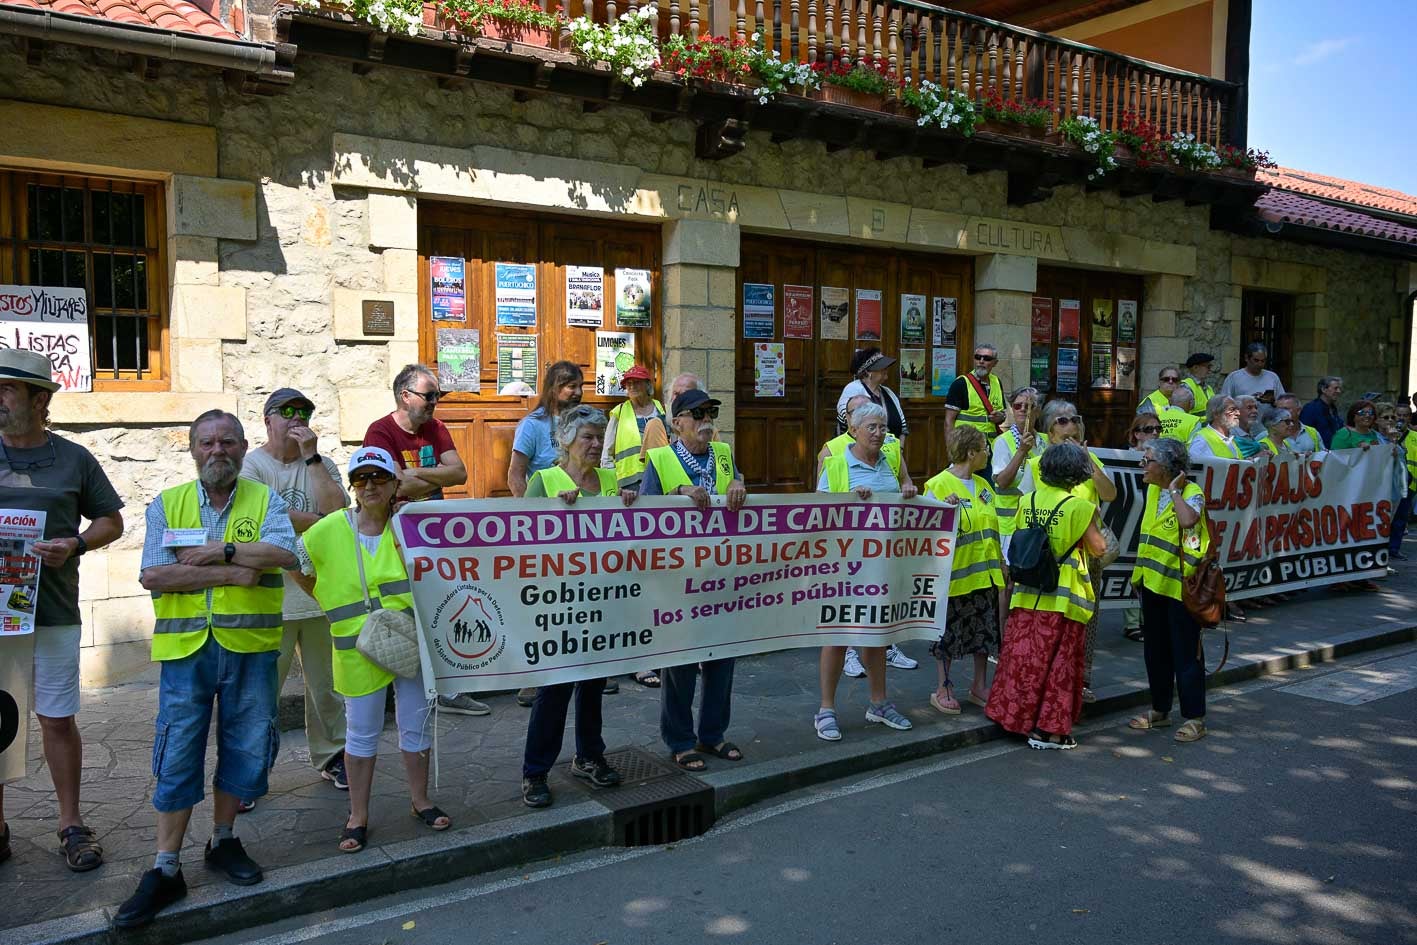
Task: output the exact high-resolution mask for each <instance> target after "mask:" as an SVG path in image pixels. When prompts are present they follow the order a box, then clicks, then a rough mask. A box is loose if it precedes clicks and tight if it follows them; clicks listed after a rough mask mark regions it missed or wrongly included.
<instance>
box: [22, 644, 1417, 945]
mask: <svg viewBox="0 0 1417 945" xmlns="http://www.w3.org/2000/svg"><path fill="white" fill-rule="evenodd" d="M1414 642H1417V624H1412V625H1407V626H1395V627H1390V628H1387V629H1384V630H1380V631H1377V632H1372V631H1361V630H1358V631H1350V632H1347V633H1341V634H1337V635H1335V636H1332V637H1329V638H1328V639H1326V640H1323V641H1314V642H1313V643H1312V644H1308V645H1301V646H1302V647H1303V648H1297V647H1295V648H1286V649H1284V650H1282V651H1276V652H1264V653H1253V654H1240V653H1233V652H1232V654H1231V660H1230V664H1229V665H1227V666H1226V667H1225V668H1224V669H1223V670H1222V671H1221V672H1219V673H1215V674H1212V675H1210V676H1208V677H1207V681H1206V682H1207V687H1208V688H1212V689H1213V688H1217V687H1223V686H1229V685H1234V684H1235V683H1238V682H1243V681H1245V680H1249V679H1255V678H1258V677H1261V676H1268V675H1272V674H1275V673H1280V672H1284V671H1286V670H1291V669H1297V668H1301V667H1304V666H1311V665H1315V664H1318V663H1326V662H1331V661H1333V660H1335V659H1338V658H1341V657H1344V656H1350V655H1352V654H1355V653H1362V652H1367V651H1371V650H1378V649H1383V648H1385V647H1389V646H1395V645H1398V644H1403V643H1414ZM1212 649H1214V646H1213V645H1212ZM1212 658H1213V657H1212ZM1097 696H1098V699H1097V701H1096V702H1095V703H1093V704H1092V705H1090V706H1088V707H1087V708H1086V710H1085V712H1086V714H1087V715H1092V716H1098V715H1105V714H1108V713H1111V712H1116V711H1118V710H1121V709H1127V708H1131V707H1133V706H1140V705H1145V704H1146V703H1147V701H1148V700H1147V690H1146V689H1145V687H1141V686H1136V685H1130V684H1127V683H1118V684H1116V685H1114V686H1109V687H1105V688H1102V689H1100V690H1098V692H1097ZM960 718H961V720H962V721H964V722H967V723H969V724H967V725H964V726H962V727H960V728H956V729H954V730H952V731H949V732H944V733H941V732H939V731H938V730H936V731H922V730H918V729H915V730H911V731H910V732H882V733H879V734H878V733H874V732H873V733H872V734H871V735H870V736H865V737H862V736H860V735H859V734H858V733H856V732H852V733H851V735H850V736H848V738H847V739H845V740H843V741H842V742H840V743H836V744H832V745H827V744H826V743H823V744H822V745H821V746H820V747H815V748H813V749H811V750H807V751H804V752H800V753H798V754H796V755H789V756H787V757H784V758H778V759H774V760H772V761H767V762H760V763H757V764H753V765H751V766H750V767H746V768H727V769H720V770H717V771H713V772H711V773H708V774H705V775H701V776H700V780H702V781H704V782H705V783H707V784H709V785H710V786H711V787H712V788H713V790H714V810H715V815H716V816H718V817H722V816H724V815H726V814H729V813H731V812H733V811H736V810H740V809H742V808H744V807H747V806H749V805H751V804H755V803H757V802H759V801H762V800H766V799H768V798H771V797H775V796H778V795H781V794H784V793H787V792H790V791H795V790H798V789H800V788H804V787H810V786H812V785H816V784H822V783H824V782H827V781H834V780H838V779H841V778H845V777H850V776H852V775H857V774H862V773H866V772H870V771H874V770H877V769H879V768H884V767H887V766H890V765H896V764H900V763H902V762H905V761H912V760H916V759H919V758H924V757H928V756H931V755H936V754H940V753H943V752H948V751H955V750H958V749H961V748H968V747H971V746H974V745H980V744H984V743H986V742H990V741H994V740H996V739H999V738H1007V737H1010V736H1009V735H1008V734H1007V733H1006V732H1004V731H1003V730H1002V729H1000V728H999V727H998V726H997V725H995V724H994V723H992V722H989V721H987V720H986V719H984V717H983V715H982V713H975V712H972V713H971V714H969V715H964V716H961V717H960ZM613 816H614V815H613V814H612V812H611V811H609V810H608V809H607V808H605V807H604V806H603V805H601V804H599V803H597V802H595V801H589V800H587V801H580V802H577V803H573V804H565V805H562V806H557V807H553V808H551V809H550V810H547V811H544V812H542V813H539V814H537V815H536V816H535V817H516V818H512V819H509V820H505V821H499V822H497V823H494V824H486V825H481V826H477V827H472V828H468V829H465V830H458V831H449V832H448V833H444V834H437V835H434V836H431V837H423V838H420V839H417V840H408V841H404V842H400V843H396V844H390V845H389V846H387V847H371V848H369V849H368V850H366V851H364V852H363V853H361V854H358V855H357V856H349V855H336V856H332V857H327V858H325V859H321V860H317V861H315V862H312V863H303V864H300V865H298V866H289V867H282V868H280V869H276V870H270V871H268V872H267V874H266V880H265V882H263V883H261V884H260V885H259V886H254V887H236V886H226V885H221V886H209V887H204V888H202V889H200V890H198V891H197V892H195V893H193V894H192V895H191V896H190V897H188V898H187V899H185V900H183V901H182V902H181V903H180V904H178V905H177V906H175V907H173V908H170V909H168V910H166V911H164V912H163V913H162V914H161V915H160V916H159V917H158V919H157V920H156V921H155V922H154V923H153V924H152V925H150V926H148V927H147V928H145V929H141V930H138V931H136V932H123V933H120V932H115V931H113V930H112V929H111V928H110V924H109V923H110V921H111V919H112V912H113V910H114V909H116V908H117V905H116V904H115V905H113V906H110V907H107V908H103V909H95V910H91V911H89V912H83V913H79V914H77V915H72V916H65V917H63V918H59V919H53V920H50V921H47V922H39V923H35V924H33V925H22V926H17V927H15V928H12V929H7V930H5V942H6V945H167V943H171V942H175V941H192V940H194V939H200V938H206V937H210V936H212V935H216V934H227V933H231V932H237V931H240V930H242V929H248V928H253V927H255V926H259V925H264V924H266V923H269V922H275V921H278V920H280V919H286V918H290V917H292V916H298V915H306V914H309V913H313V912H317V911H321V910H329V909H337V908H340V907H343V906H348V905H350V904H351V903H357V902H360V901H362V900H364V899H368V898H373V897H374V896H376V895H379V896H382V895H387V894H389V893H394V892H402V891H406V890H421V889H427V888H429V887H432V886H435V885H439V884H441V883H446V882H449V881H451V880H454V879H459V878H463V877H467V876H473V875H477V874H479V873H487V872H492V871H494V870H499V869H505V868H507V867H510V866H515V865H519V864H522V863H528V862H532V861H536V860H542V859H548V858H551V857H554V856H557V855H562V854H569V853H576V852H581V851H584V850H589V849H595V848H598V847H604V846H608V845H611V844H613V843H615V842H616V841H615V837H614V835H613V832H614V831H613ZM198 868H200V867H198Z"/></svg>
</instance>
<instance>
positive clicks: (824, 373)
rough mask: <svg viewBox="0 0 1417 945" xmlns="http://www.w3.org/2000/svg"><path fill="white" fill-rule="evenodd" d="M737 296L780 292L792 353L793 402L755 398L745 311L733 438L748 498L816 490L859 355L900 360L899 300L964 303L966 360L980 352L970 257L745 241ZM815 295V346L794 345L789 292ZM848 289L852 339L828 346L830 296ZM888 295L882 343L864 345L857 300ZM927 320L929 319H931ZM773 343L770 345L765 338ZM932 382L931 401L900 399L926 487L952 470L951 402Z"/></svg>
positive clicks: (897, 387) (914, 465) (895, 380)
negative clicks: (762, 287) (747, 289)
mask: <svg viewBox="0 0 1417 945" xmlns="http://www.w3.org/2000/svg"><path fill="white" fill-rule="evenodd" d="M738 272H739V280H738V297H739V300H740V302H741V300H742V298H743V284H744V283H768V284H771V285H773V287H774V297H775V305H776V314H775V320H774V327H773V332H774V335H773V339H771V340H774V341H780V342H782V343H783V345H784V355H785V359H786V385H785V392H786V396H785V397H757V396H756V395H755V384H754V380H755V362H754V350H753V343H754V341H755V340H759V339H750V338H746V337H744V335H745V332H744V324H743V311H742V307H741V305H740V307H739V311H738V316H737V324H736V326H735V329H736V331H737V337H738V339H739V340H738V345H737V349H738V357H737V365H736V368H737V369H736V377H737V412H736V421H735V433H734V439H735V442H736V445H737V449H736V450H735V453H736V456H737V459H738V464H739V467H740V468H741V470H742V472H743V476H744V479H745V481H746V483H747V484H748V487H749V489H752V490H759V491H767V492H801V491H811V490H813V489H815V488H816V456H817V453H818V452H819V451H820V450H821V447H822V443H824V442H825V441H826V440H829V439H831V438H832V437H833V436H835V435H836V433H837V429H836V403H837V399H838V398H839V396H840V394H841V390H842V388H843V387H845V386H846V384H847V383H848V382H849V381H850V380H851V375H850V366H851V356H852V354H853V352H854V351H855V350H856V349H857V348H858V347H868V346H875V347H880V348H881V350H882V351H884V352H885V353H887V354H889V355H891V356H892V357H899V355H900V349H901V347H902V345H901V343H900V339H901V332H900V318H901V295H902V293H910V294H917V295H922V296H925V298H926V299H927V305H928V304H929V303H928V300H929V299H930V298H932V297H935V296H939V297H948V298H953V299H956V300H957V304H958V317H959V328H958V335H957V345H956V346H954V347H955V350H956V357H957V358H958V352H959V351H961V350H963V351H968V350H969V348H968V346H969V345H970V344H972V343H973V339H972V331H971V326H972V324H973V304H972V303H973V299H972V294H971V291H970V290H971V286H972V285H973V265H972V263H971V261H970V260H969V259H968V258H967V257H958V256H944V255H938V256H931V255H925V254H913V253H896V252H892V251H888V250H885V251H883V250H869V249H858V248H854V247H852V248H847V247H840V246H831V245H825V244H816V243H802V242H793V241H788V240H774V239H767V238H761V237H745V238H744V240H743V247H742V263H741V265H740V268H739V270H738ZM788 285H796V286H808V287H810V288H811V289H812V298H813V308H812V313H811V316H812V317H811V321H812V337H811V338H810V339H805V338H801V339H799V338H787V337H786V335H785V330H784V324H783V318H784V314H783V299H784V287H785V286H788ZM823 286H830V287H835V288H839V289H843V290H845V291H846V293H847V300H848V304H849V307H850V311H849V313H848V315H847V316H846V318H845V323H846V325H847V334H848V337H847V338H846V339H828V338H823V337H822V331H821V324H822V318H821V302H822V287H823ZM863 289H865V290H876V291H879V292H881V294H882V299H881V310H882V325H881V339H880V341H874V340H858V338H857V334H858V331H857V322H856V301H857V293H858V291H859V290H863ZM927 318H928V315H927ZM761 340H767V339H761ZM930 341H931V339H930V337H929V327H928V325H927V335H926V343H925V344H924V345H923V346H919V345H909V346H907V347H911V348H918V349H921V350H923V351H924V354H925V359H924V365H925V369H926V370H928V368H929V365H930V364H931V358H930V353H931V351H932V350H933V349H932V346H931V344H930ZM900 370H901V366H900V364H899V363H897V365H896V367H894V368H892V369H891V378H890V380H889V381H888V382H887V383H888V384H889V386H890V387H891V389H892V390H894V391H896V393H897V394H901V393H902V387H901V378H900ZM929 380H930V379H929V378H928V377H927V378H926V380H925V383H924V393H923V395H922V396H918V397H906V396H902V397H901V401H902V406H904V408H905V413H906V420H907V422H908V423H909V425H910V437H909V439H908V440H907V441H906V457H907V462H908V464H909V468H910V470H911V472H912V475H913V476H914V477H915V479H916V481H917V482H923V481H924V479H925V478H926V477H928V476H931V475H933V474H934V473H936V472H938V471H939V470H940V469H942V468H943V467H944V466H945V465H946V462H945V447H944V395H943V393H941V394H940V395H939V396H935V395H933V394H932V393H931V385H930V382H929Z"/></svg>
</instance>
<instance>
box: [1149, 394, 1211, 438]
mask: <svg viewBox="0 0 1417 945" xmlns="http://www.w3.org/2000/svg"><path fill="white" fill-rule="evenodd" d="M1192 404H1193V401H1192V398H1191V391H1190V389H1189V388H1187V387H1180V386H1178V387H1177V388H1176V389H1175V390H1173V391H1172V392H1171V402H1170V403H1169V404H1167V405H1166V407H1165V409H1163V410H1159V411H1157V413H1156V419H1157V421H1158V422H1159V423H1160V424H1161V435H1162V436H1164V437H1169V438H1170V439H1173V440H1176V441H1177V442H1179V443H1182V444H1185V443H1189V442H1191V437H1192V436H1194V435H1195V432H1196V427H1198V426H1200V425H1201V418H1200V417H1197V416H1196V415H1195V414H1193V413H1191V406H1192Z"/></svg>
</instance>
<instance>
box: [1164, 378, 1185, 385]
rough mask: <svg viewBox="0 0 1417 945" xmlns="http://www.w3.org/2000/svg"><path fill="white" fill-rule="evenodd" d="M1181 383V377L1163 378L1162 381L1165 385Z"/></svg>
mask: <svg viewBox="0 0 1417 945" xmlns="http://www.w3.org/2000/svg"><path fill="white" fill-rule="evenodd" d="M1180 382H1181V379H1180V378H1179V377H1163V378H1162V379H1161V383H1163V384H1179V383H1180Z"/></svg>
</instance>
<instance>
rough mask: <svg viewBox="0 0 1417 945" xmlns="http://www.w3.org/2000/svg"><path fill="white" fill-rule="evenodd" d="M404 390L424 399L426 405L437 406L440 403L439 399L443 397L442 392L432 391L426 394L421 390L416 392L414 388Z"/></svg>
mask: <svg viewBox="0 0 1417 945" xmlns="http://www.w3.org/2000/svg"><path fill="white" fill-rule="evenodd" d="M404 390H406V391H408V392H409V393H410V394H414V395H416V396H418V397H422V398H423V400H424V402H425V403H430V404H436V403H437V402H438V398H440V397H442V396H443V394H442V392H441V391H436V390H430V391H429V392H428V393H426V394H425V393H424V392H423V391H421V390H414V389H413V388H412V387H405V388H404Z"/></svg>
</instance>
